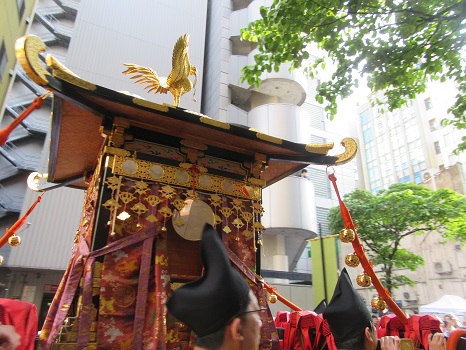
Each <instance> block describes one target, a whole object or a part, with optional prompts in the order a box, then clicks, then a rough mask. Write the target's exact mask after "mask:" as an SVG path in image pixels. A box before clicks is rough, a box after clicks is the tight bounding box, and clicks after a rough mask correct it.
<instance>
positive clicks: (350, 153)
mask: <svg viewBox="0 0 466 350" xmlns="http://www.w3.org/2000/svg"><path fill="white" fill-rule="evenodd" d="M341 145H342V146H344V147H345V152H343V153H341V154H337V155H335V157H336V158H337V159H338V160H337V161H336V162H335V164H336V165H342V164H346V163H348V162H350V161H351V160H353V158H354V157H355V156H356V153H357V151H358V144H357V143H356V141H355V140H354V139H352V138H350V137H345V138H344V139H343V140H341Z"/></svg>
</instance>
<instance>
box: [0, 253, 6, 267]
mask: <svg viewBox="0 0 466 350" xmlns="http://www.w3.org/2000/svg"><path fill="white" fill-rule="evenodd" d="M4 261H5V258H4V257H3V255H0V266H2V265H3V262H4Z"/></svg>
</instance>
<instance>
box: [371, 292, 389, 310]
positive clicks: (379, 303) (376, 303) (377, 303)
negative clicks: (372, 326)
mask: <svg viewBox="0 0 466 350" xmlns="http://www.w3.org/2000/svg"><path fill="white" fill-rule="evenodd" d="M371 306H372V307H373V308H374V309H376V310H385V309H386V308H387V303H386V302H385V300H383V299H382V298H381V297H379V296H378V295H376V296H375V297H373V298H372V300H371Z"/></svg>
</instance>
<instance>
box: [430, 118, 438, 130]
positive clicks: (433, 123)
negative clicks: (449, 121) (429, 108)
mask: <svg viewBox="0 0 466 350" xmlns="http://www.w3.org/2000/svg"><path fill="white" fill-rule="evenodd" d="M429 126H430V131H435V130H437V127H438V125H437V121H436V120H435V119H431V120H429Z"/></svg>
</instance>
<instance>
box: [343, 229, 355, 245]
mask: <svg viewBox="0 0 466 350" xmlns="http://www.w3.org/2000/svg"><path fill="white" fill-rule="evenodd" d="M340 240H341V241H342V242H343V243H350V242H353V241H354V231H353V230H352V229H350V228H344V229H343V230H341V231H340Z"/></svg>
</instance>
